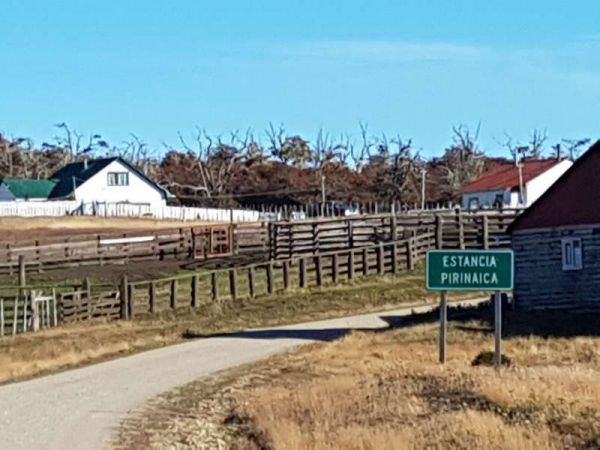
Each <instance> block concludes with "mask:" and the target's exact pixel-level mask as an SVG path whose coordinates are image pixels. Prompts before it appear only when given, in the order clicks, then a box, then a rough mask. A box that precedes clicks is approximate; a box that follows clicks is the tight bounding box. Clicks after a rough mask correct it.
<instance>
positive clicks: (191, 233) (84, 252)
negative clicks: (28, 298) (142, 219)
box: [0, 223, 269, 275]
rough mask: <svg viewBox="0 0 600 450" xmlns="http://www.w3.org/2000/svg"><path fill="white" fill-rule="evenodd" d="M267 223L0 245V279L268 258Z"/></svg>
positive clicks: (99, 235) (87, 236)
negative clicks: (142, 264) (238, 256)
mask: <svg viewBox="0 0 600 450" xmlns="http://www.w3.org/2000/svg"><path fill="white" fill-rule="evenodd" d="M268 251H269V249H268V230H267V226H266V224H261V223H256V224H233V225H207V226H200V227H187V228H177V229H171V230H160V231H136V232H131V233H107V234H98V235H89V234H88V235H79V236H69V237H67V238H63V237H48V238H45V239H43V240H42V239H40V240H34V241H19V242H17V243H14V242H0V274H8V275H15V274H17V273H18V272H19V270H20V269H19V257H20V256H23V257H24V264H25V265H26V270H27V271H28V272H30V271H46V270H52V269H63V268H70V267H80V266H98V265H105V264H123V263H127V262H130V261H149V260H165V259H182V260H184V259H208V258H213V257H222V256H224V255H229V254H233V253H242V254H244V253H246V254H252V255H256V254H265V255H267V254H268Z"/></svg>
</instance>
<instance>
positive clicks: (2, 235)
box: [0, 216, 207, 241]
mask: <svg viewBox="0 0 600 450" xmlns="http://www.w3.org/2000/svg"><path fill="white" fill-rule="evenodd" d="M206 224H207V222H202V221H187V222H183V221H178V220H155V219H150V218H127V217H108V218H106V217H91V216H72V217H2V218H0V241H15V240H32V239H43V238H44V237H50V236H69V235H83V234H96V233H108V232H113V231H122V232H127V231H130V232H133V231H140V230H160V229H169V228H177V227H190V226H193V225H206Z"/></svg>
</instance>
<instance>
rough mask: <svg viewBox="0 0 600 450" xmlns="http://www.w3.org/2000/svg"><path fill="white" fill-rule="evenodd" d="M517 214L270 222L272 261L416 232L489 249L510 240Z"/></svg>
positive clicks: (451, 245)
mask: <svg viewBox="0 0 600 450" xmlns="http://www.w3.org/2000/svg"><path fill="white" fill-rule="evenodd" d="M518 214H519V212H518V211H514V210H511V211H503V212H496V211H494V212H484V211H481V212H476V213H471V212H465V211H460V210H457V211H456V212H444V213H437V214H378V215H371V216H351V217H345V218H333V219H315V220H305V221H298V222H274V223H271V224H270V233H269V238H270V245H269V248H270V249H271V252H270V256H271V258H272V259H285V258H293V257H296V256H301V255H306V254H319V253H323V252H331V251H338V250H342V249H345V248H356V247H362V246H369V245H372V244H374V243H378V242H390V241H395V240H398V239H407V238H408V237H410V236H413V235H415V234H419V233H424V232H427V233H433V234H434V235H436V236H439V237H440V239H441V240H442V242H443V244H442V245H443V247H444V248H457V249H465V248H484V249H485V248H491V247H505V246H507V245H508V244H509V241H508V238H507V236H506V235H505V233H506V228H507V227H508V225H510V224H511V223H512V221H513V220H514V219H515V218H516V217H517V215H518Z"/></svg>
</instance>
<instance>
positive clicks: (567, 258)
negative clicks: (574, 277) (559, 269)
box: [562, 238, 583, 270]
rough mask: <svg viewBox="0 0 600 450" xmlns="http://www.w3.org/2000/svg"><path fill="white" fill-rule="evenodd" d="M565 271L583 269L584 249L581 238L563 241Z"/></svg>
mask: <svg viewBox="0 0 600 450" xmlns="http://www.w3.org/2000/svg"><path fill="white" fill-rule="evenodd" d="M562 266H563V270H581V269H583V249H582V247H581V239H580V238H564V239H563V240H562Z"/></svg>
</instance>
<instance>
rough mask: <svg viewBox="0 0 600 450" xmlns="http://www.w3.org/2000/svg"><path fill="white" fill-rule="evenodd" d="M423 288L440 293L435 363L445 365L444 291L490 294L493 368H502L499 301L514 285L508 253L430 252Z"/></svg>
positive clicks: (445, 318) (506, 251)
mask: <svg viewBox="0 0 600 450" xmlns="http://www.w3.org/2000/svg"><path fill="white" fill-rule="evenodd" d="M425 274H426V286H427V289H428V290H430V291H440V293H441V294H440V337H439V359H440V363H442V364H443V363H445V362H446V356H447V352H446V343H447V342H446V341H447V334H448V291H493V292H494V341H495V352H494V365H495V366H496V367H497V368H498V367H500V365H501V364H502V341H501V340H502V304H501V301H502V297H501V295H500V292H501V291H510V290H512V288H513V285H514V255H513V252H512V251H510V250H430V251H429V252H427V267H426V271H425Z"/></svg>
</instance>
